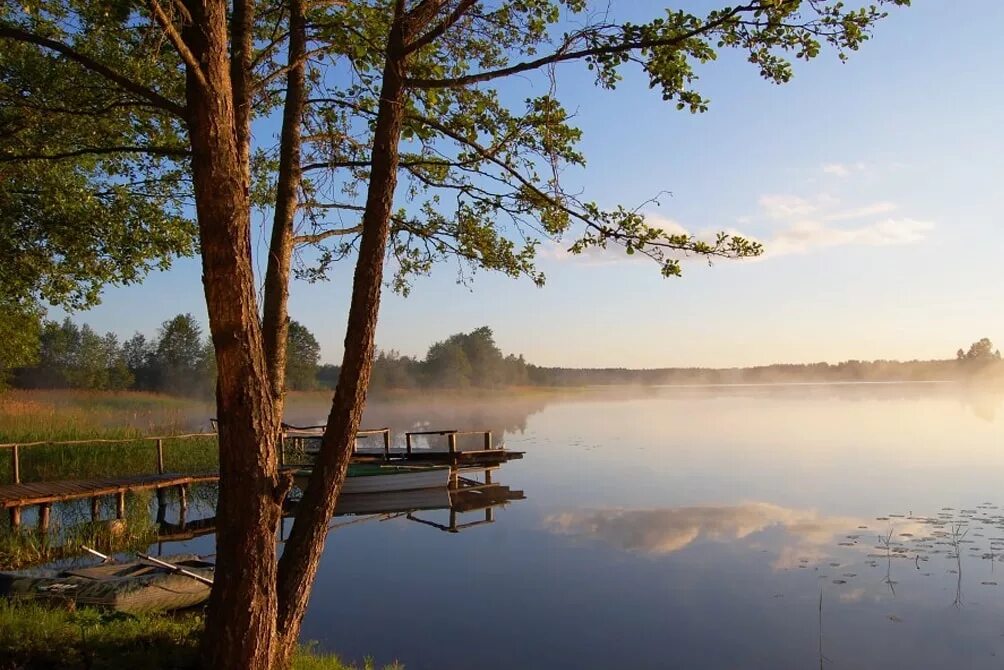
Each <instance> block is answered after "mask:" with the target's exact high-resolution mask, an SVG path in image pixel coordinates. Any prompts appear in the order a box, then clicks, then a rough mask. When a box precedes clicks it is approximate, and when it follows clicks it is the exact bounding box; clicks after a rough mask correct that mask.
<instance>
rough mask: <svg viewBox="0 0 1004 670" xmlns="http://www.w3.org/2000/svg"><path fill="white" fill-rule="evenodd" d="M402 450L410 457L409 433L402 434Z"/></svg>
mask: <svg viewBox="0 0 1004 670" xmlns="http://www.w3.org/2000/svg"><path fill="white" fill-rule="evenodd" d="M404 450H405V453H407V454H408V456H411V433H405V434H404Z"/></svg>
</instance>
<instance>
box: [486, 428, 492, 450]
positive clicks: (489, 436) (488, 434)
mask: <svg viewBox="0 0 1004 670" xmlns="http://www.w3.org/2000/svg"><path fill="white" fill-rule="evenodd" d="M491 448H492V431H490V430H486V431H485V451H489V450H490V449H491Z"/></svg>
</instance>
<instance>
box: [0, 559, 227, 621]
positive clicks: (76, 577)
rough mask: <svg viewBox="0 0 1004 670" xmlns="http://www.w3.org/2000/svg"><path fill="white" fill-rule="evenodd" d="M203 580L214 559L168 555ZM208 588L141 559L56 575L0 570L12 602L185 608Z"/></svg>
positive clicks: (0, 586)
mask: <svg viewBox="0 0 1004 670" xmlns="http://www.w3.org/2000/svg"><path fill="white" fill-rule="evenodd" d="M166 560H167V561H168V562H170V563H172V564H175V565H178V566H179V567H184V568H185V569H186V570H188V571H189V572H193V573H195V574H197V575H200V576H202V577H206V578H207V579H212V578H213V573H214V566H213V564H212V563H207V562H205V561H200V560H197V559H194V558H191V557H181V559H180V560H179V558H178V557H167V558H166ZM209 589H210V587H209V586H208V585H207V584H204V583H202V582H200V581H198V580H195V579H192V578H191V577H186V576H184V575H180V574H177V573H174V572H170V571H168V570H167V569H164V568H158V567H156V566H151V565H149V564H146V563H143V562H135V563H123V564H115V565H99V566H94V567H91V568H82V569H78V570H67V571H64V572H60V573H54V574H44V573H38V572H7V573H0V593H2V594H4V595H6V596H7V597H8V598H10V599H12V600H35V601H48V602H57V603H58V602H63V603H69V602H72V603H74V604H76V605H77V606H86V607H97V608H102V609H114V610H118V611H121V612H129V613H132V614H139V613H142V612H163V611H168V610H178V609H185V608H187V607H194V606H196V605H200V604H202V603H203V602H205V601H206V600H207V599H208V598H209Z"/></svg>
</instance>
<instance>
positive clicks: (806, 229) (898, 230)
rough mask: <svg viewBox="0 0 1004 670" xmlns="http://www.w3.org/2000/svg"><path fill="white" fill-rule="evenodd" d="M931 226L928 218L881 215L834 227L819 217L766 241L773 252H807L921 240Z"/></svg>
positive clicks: (770, 252)
mask: <svg viewBox="0 0 1004 670" xmlns="http://www.w3.org/2000/svg"><path fill="white" fill-rule="evenodd" d="M933 228H934V224H933V223H931V222H930V221H918V220H916V219H884V220H881V221H876V222H874V223H869V224H867V225H863V226H857V227H851V228H837V227H834V226H827V225H826V224H825V223H822V222H820V221H799V222H796V223H793V224H792V225H791V226H789V227H788V228H786V229H784V230H782V231H780V232H778V233H777V235H775V236H774V237H773V238H772V239H771V240H770V241H769V242H767V243H766V245H765V246H766V248H767V253H768V254H769V255H772V256H781V255H784V254H793V253H806V252H808V251H811V250H813V249H821V248H827V247H839V246H849V245H857V246H870V247H884V246H894V245H902V244H915V243H917V242H921V241H923V240H924V238H925V237H926V236H927V233H928V232H930V231H931V230H932V229H933Z"/></svg>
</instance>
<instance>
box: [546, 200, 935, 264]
mask: <svg viewBox="0 0 1004 670" xmlns="http://www.w3.org/2000/svg"><path fill="white" fill-rule="evenodd" d="M757 205H758V206H759V211H758V212H757V213H755V214H752V215H745V216H741V217H739V218H738V219H737V222H738V223H739V227H738V228H736V227H728V226H721V227H713V228H711V229H708V230H700V231H697V233H696V234H697V236H698V237H701V238H709V239H710V238H712V237H713V236H714V234H715V233H716V232H717V231H719V230H724V231H725V232H727V233H728V234H730V235H739V236H742V237H746V238H748V239H754V240H757V241H759V242H762V243H763V245H764V250H765V251H764V255H763V256H761V257H760V259H759V260H768V259H770V258H776V257H778V256H786V255H792V254H805V253H810V252H813V251H816V250H820V249H830V248H834V247H849V246H871V247H885V246H901V245H909V244H917V243H920V242H923V241H924V240H925V239H926V238H927V235H928V234H929V233H930V232H931V230H933V229H934V227H935V224H934V223H933V222H931V221H927V220H924V219H918V218H913V217H910V216H892V215H893V214H895V213H897V212H898V211H899V209H900V207H899V205H897V204H896V203H894V202H890V201H888V200H877V201H874V202H865V203H864V204H856V203H845V202H844V201H842V200H841V199H840V198H838V197H836V196H834V195H832V194H831V193H827V192H822V193H816V194H813V195H810V196H806V195H796V194H791V193H768V194H764V195H762V196H760V197H759V198H758V200H757ZM645 218H646V221H647V222H648V225H650V226H652V227H653V228H658V229H661V230H663V231H665V232H667V233H669V234H682V235H686V234H690V233H691V232H692V231H691V230H690V229H688V228H687V226H685V225H683V224H682V223H681V222H680V221H678V220H676V219H673V218H670V217H667V216H664V215H662V214H659V213H653V212H646V213H645ZM757 228H759V229H760V230H759V231H758V232H759V234H751V230H756V229H757ZM569 246H570V242H548V243H545V244H542V245H541V246H540V247H539V249H538V257H539V258H541V259H542V260H550V261H557V262H575V263H577V264H581V265H593V266H598V265H610V264H613V263H625V262H631V261H637V260H640V259H644V257H643V256H641V255H637V254H636V255H634V256H628V255H626V254H625V253H624V251H623V250H622V249H621V248H620V247H618V246H616V245H613V244H611V245H610V247H609V248H607V249H599V248H590V249H587V250H586V251H584V252H583V253H581V254H577V255H576V254H571V253H569V252H568V247H569Z"/></svg>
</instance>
